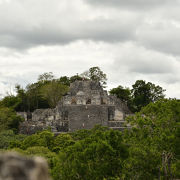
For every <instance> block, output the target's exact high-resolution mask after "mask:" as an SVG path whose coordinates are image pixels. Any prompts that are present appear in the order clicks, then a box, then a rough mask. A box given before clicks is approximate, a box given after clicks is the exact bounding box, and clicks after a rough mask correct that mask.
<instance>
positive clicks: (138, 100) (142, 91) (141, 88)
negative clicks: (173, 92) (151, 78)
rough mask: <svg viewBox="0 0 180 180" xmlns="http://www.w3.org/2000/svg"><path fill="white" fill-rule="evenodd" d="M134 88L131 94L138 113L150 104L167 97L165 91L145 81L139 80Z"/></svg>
mask: <svg viewBox="0 0 180 180" xmlns="http://www.w3.org/2000/svg"><path fill="white" fill-rule="evenodd" d="M132 87H133V89H132V90H131V93H132V98H133V104H134V108H135V110H136V111H140V110H141V108H142V107H144V106H146V105H148V104H149V103H150V102H156V101H157V100H160V99H163V98H164V97H165V95H164V94H163V92H164V91H165V90H164V89H163V88H162V87H160V86H156V85H155V84H153V83H151V82H148V83H146V82H145V81H144V80H137V81H136V82H135V84H134V85H132Z"/></svg>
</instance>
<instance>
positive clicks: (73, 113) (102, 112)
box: [19, 81, 131, 134]
mask: <svg viewBox="0 0 180 180" xmlns="http://www.w3.org/2000/svg"><path fill="white" fill-rule="evenodd" d="M19 114H20V115H22V116H23V117H25V119H26V121H25V122H24V123H22V124H21V126H20V132H21V133H25V134H32V133H34V132H36V131H37V130H43V129H48V128H51V129H52V131H53V132H68V131H75V130H78V129H90V128H93V127H94V126H95V125H96V124H101V125H103V126H109V127H110V128H117V127H119V126H121V127H123V122H125V121H124V120H125V117H126V115H128V114H131V112H130V111H129V109H128V107H127V105H126V104H125V103H123V102H122V101H121V100H120V99H118V98H117V97H116V96H109V95H108V94H107V91H104V90H103V88H102V87H101V85H100V83H99V82H96V81H75V82H74V83H72V84H71V86H70V90H69V92H68V94H67V95H66V96H64V97H63V98H62V100H61V101H60V102H59V103H58V105H57V107H56V108H55V109H37V110H36V111H34V112H33V113H32V114H31V115H28V114H24V113H19ZM28 117H31V119H30V118H28Z"/></svg>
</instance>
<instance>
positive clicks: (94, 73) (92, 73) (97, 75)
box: [81, 66, 107, 86]
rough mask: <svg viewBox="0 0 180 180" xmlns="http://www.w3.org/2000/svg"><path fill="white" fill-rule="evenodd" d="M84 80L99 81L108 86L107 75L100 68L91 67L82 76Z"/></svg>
mask: <svg viewBox="0 0 180 180" xmlns="http://www.w3.org/2000/svg"><path fill="white" fill-rule="evenodd" d="M81 76H82V77H84V78H89V79H91V80H93V81H99V82H100V83H101V84H102V85H103V86H104V85H106V81H107V77H106V74H105V73H103V71H102V70H101V69H100V68H99V67H97V66H96V67H91V68H90V69H89V70H88V71H85V72H84V73H82V74H81Z"/></svg>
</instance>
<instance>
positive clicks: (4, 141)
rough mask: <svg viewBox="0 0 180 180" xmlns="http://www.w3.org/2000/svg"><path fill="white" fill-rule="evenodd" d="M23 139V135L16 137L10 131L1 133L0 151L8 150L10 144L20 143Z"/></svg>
mask: <svg viewBox="0 0 180 180" xmlns="http://www.w3.org/2000/svg"><path fill="white" fill-rule="evenodd" d="M25 137H26V136H25V135H16V134H15V133H14V132H13V131H12V130H5V131H1V132H0V149H8V148H9V147H10V146H11V143H12V142H13V143H14V142H16V141H18V142H21V141H22V140H23V139H24V138H25ZM19 145H20V144H19ZM14 147H15V146H14ZM17 147H19V146H17Z"/></svg>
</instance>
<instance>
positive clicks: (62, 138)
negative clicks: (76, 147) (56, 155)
mask: <svg viewBox="0 0 180 180" xmlns="http://www.w3.org/2000/svg"><path fill="white" fill-rule="evenodd" d="M74 143H75V141H74V140H73V138H72V137H71V136H70V135H69V134H66V133H63V134H59V135H58V136H56V137H55V139H54V144H53V151H55V152H59V151H64V150H65V149H66V148H67V147H68V146H71V145H73V144H74Z"/></svg>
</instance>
